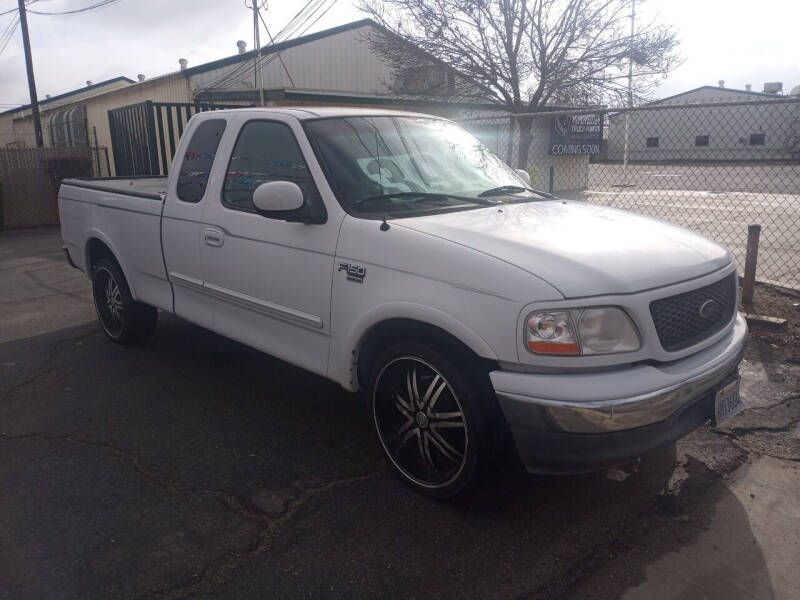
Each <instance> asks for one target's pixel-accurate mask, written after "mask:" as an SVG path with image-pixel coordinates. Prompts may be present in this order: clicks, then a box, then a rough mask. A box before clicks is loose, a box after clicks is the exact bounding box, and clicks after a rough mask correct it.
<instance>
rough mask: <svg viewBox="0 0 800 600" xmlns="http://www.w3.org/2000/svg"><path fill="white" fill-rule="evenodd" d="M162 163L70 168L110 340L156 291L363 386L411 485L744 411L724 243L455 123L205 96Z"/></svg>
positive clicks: (144, 327) (392, 456)
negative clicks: (81, 174) (502, 153)
mask: <svg viewBox="0 0 800 600" xmlns="http://www.w3.org/2000/svg"><path fill="white" fill-rule="evenodd" d="M169 173H170V174H169V178H134V179H116V178H111V179H109V178H106V179H69V180H65V181H64V182H63V184H62V186H61V189H60V192H59V208H60V212H61V228H62V237H63V240H64V244H65V245H64V248H65V251H66V253H67V258H68V260H69V261H70V263H71V264H72V265H73V266H75V267H77V268H78V269H81V270H82V271H84V272H85V273H86V274H87V275H88V276H89V277H90V279H91V280H92V283H93V296H94V304H95V307H96V310H97V315H98V317H99V320H100V323H101V324H102V327H103V329H104V330H105V333H106V334H107V335H108V337H109V338H110V339H111V340H113V341H114V342H117V343H121V344H125V343H131V342H136V341H139V340H142V339H144V338H146V337H148V336H149V335H150V334H152V333H153V331H154V329H155V327H156V320H157V310H162V311H167V312H170V313H174V314H176V315H178V316H180V317H182V318H184V319H186V320H188V321H190V322H192V323H196V324H197V325H200V326H202V327H205V328H208V329H210V330H213V331H215V332H218V333H219V334H222V335H224V336H227V337H229V338H232V339H234V340H238V341H239V342H242V343H244V344H246V345H249V346H252V347H253V348H257V349H259V350H262V351H264V352H266V353H269V354H271V355H273V356H276V357H278V358H280V359H283V360H285V361H287V362H289V363H292V364H295V365H299V366H300V367H303V368H305V369H307V370H308V371H311V372H313V373H316V374H318V375H322V376H324V377H327V378H329V379H332V380H333V381H336V382H338V383H339V384H341V385H342V386H343V387H344V388H346V389H347V390H350V391H353V392H357V391H363V392H364V396H365V398H366V400H367V404H368V408H369V411H370V416H371V423H372V424H373V425H374V427H375V431H376V434H377V439H378V442H379V443H380V446H381V447H382V449H383V451H384V453H385V454H386V457H387V459H388V461H389V463H390V464H391V466H392V467H393V468H394V470H396V472H397V473H398V474H399V475H400V476H401V478H402V479H404V480H405V481H406V482H407V483H409V484H410V485H411V486H412V487H414V488H415V489H417V490H418V491H421V492H423V493H427V494H429V495H431V496H435V497H445V496H451V495H454V494H456V493H459V492H460V491H461V490H463V489H464V488H465V487H467V486H468V485H469V484H470V483H471V482H473V481H476V480H478V479H479V478H480V476H481V475H483V474H485V473H487V472H488V471H491V470H492V469H493V468H494V467H495V466H496V465H497V462H498V460H499V458H500V457H502V455H503V450H504V448H505V447H507V446H508V447H509V448H510V447H512V446H511V443H510V442H509V440H513V446H515V447H516V451H517V452H518V454H519V456H520V457H521V459H522V462H523V464H524V465H525V466H526V468H527V469H528V470H529V471H530V472H550V473H552V472H580V471H587V470H592V469H598V468H602V467H606V466H609V465H615V464H620V463H623V462H625V461H628V460H631V459H633V458H635V457H638V456H640V455H642V454H644V453H646V452H648V451H650V450H652V449H654V448H657V447H661V446H663V445H666V444H669V443H672V442H674V441H675V440H676V439H678V438H680V437H681V436H683V435H685V434H687V433H688V432H690V431H692V430H694V429H695V428H697V427H699V426H701V425H703V424H706V423H708V422H712V423H719V422H720V421H722V420H724V419H725V418H727V417H729V416H730V415H732V414H733V413H735V412H737V411H738V410H740V409H741V407H742V403H741V399H740V397H739V387H738V384H739V376H738V365H739V361H740V360H741V357H742V352H743V348H744V345H745V341H746V337H747V326H746V324H745V321H744V319H743V318H742V316H741V315H740V314H739V313H738V312H737V298H738V285H737V276H736V266H735V263H734V262H733V260H732V258H731V255H730V253H729V252H728V251H727V250H725V249H723V248H722V247H720V246H719V245H717V244H715V243H713V242H711V241H709V240H708V239H706V238H704V237H702V236H700V235H698V234H696V233H693V232H691V231H688V230H686V229H683V228H680V227H676V226H673V225H669V224H666V223H662V222H659V221H657V220H653V219H649V218H645V217H642V216H636V215H633V214H629V213H626V212H622V211H618V210H614V209H611V208H607V207H601V206H594V205H591V204H587V203H585V202H582V201H570V200H561V199H557V198H555V197H553V196H550V195H547V194H544V193H541V192H538V191H535V190H533V189H532V188H531V185H530V179H529V178H527V177H526V174H524V173H522V172H518V171H515V170H514V169H512V168H510V167H508V166H507V165H506V164H504V163H503V162H502V161H501V160H500V159H499V158H498V157H497V156H495V155H494V154H492V153H491V152H490V151H489V150H488V149H487V148H486V147H484V146H483V145H481V144H480V143H479V142H478V141H477V140H476V139H475V138H474V137H472V136H471V135H470V134H469V133H467V132H466V131H465V130H463V129H462V128H460V127H459V126H458V125H456V124H455V123H453V122H451V121H448V120H445V119H441V118H437V117H432V116H428V115H422V114H412V113H404V112H391V111H378V110H357V109H334V108H304V109H299V108H296V109H290V108H286V109H258V108H255V109H237V110H220V111H216V112H206V113H202V114H198V115H196V116H194V117H193V118H192V119H191V121H190V122H189V124H188V125H187V128H186V131H185V132H184V133H183V135H182V137H181V139H180V142H179V145H178V148H177V151H176V153H175V158H174V160H173V163H172V167H171V169H170V172H169Z"/></svg>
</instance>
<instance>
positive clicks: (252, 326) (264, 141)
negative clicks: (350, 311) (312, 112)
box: [202, 114, 340, 374]
mask: <svg viewBox="0 0 800 600" xmlns="http://www.w3.org/2000/svg"><path fill="white" fill-rule="evenodd" d="M236 123H237V124H238V123H241V129H240V130H239V132H238V136H237V137H236V141H235V143H234V144H233V148H232V151H231V156H230V160H229V163H228V166H227V169H226V171H225V177H224V181H223V183H222V186H221V189H218V190H217V192H216V194H215V195H214V196H213V197H207V198H206V212H205V219H206V224H207V225H206V226H207V227H208V228H209V229H210V230H212V231H213V236H212V237H210V238H205V242H204V244H203V247H202V252H203V262H204V268H205V281H206V283H205V287H206V291H207V293H208V294H209V295H210V297H211V298H212V305H213V311H214V329H215V330H217V331H219V332H221V333H224V334H225V335H227V336H230V337H232V338H234V339H237V340H239V341H241V342H243V343H245V344H247V345H249V346H253V347H255V348H258V349H260V350H263V351H265V352H267V353H269V354H272V355H273V356H277V357H279V358H283V359H284V360H287V361H289V362H291V363H294V364H297V365H299V366H302V367H304V368H306V369H308V370H310V371H313V372H316V373H319V374H325V371H326V367H327V360H328V348H329V335H330V322H329V320H330V303H331V277H332V273H333V261H334V252H335V249H336V240H337V237H338V233H339V222H340V219H336V220H332V219H328V220H327V221H326V222H325V223H323V224H313V225H312V224H305V223H290V222H287V221H283V220H279V219H271V218H266V217H264V216H262V215H261V214H259V213H258V212H257V211H256V209H255V207H254V205H253V191H254V190H255V188H256V187H258V186H259V185H260V184H261V183H264V182H266V181H293V182H295V183H297V184H298V185H299V186H300V188H301V189H302V190H303V193H304V195H305V196H306V198H307V199H312V200H313V201H320V202H321V200H320V199H319V194H318V191H317V188H316V186H315V183H314V180H313V178H312V176H311V173H310V171H309V168H308V164H307V161H306V158H305V156H304V152H306V156H309V157H310V156H311V149H310V147H309V146H308V142H307V141H306V139H305V137H304V134H303V132H302V129H301V128H300V125H299V123H298V122H297V121H296V120H294V119H293V118H290V117H287V119H286V120H282V119H281V116H280V115H275V117H274V118H272V115H270V119H260V118H254V117H253V116H251V115H247V114H242V115H239V116H238V117H237V121H236ZM232 125H233V123H231V126H232ZM293 127H294V128H295V129H293ZM226 145H227V144H226ZM301 146H303V147H304V149H303V150H301Z"/></svg>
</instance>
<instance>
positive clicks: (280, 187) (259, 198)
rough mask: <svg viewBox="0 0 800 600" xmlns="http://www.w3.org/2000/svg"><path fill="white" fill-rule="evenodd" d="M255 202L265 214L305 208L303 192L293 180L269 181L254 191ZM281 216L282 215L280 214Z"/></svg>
mask: <svg viewBox="0 0 800 600" xmlns="http://www.w3.org/2000/svg"><path fill="white" fill-rule="evenodd" d="M253 204H254V205H255V207H256V208H257V209H258V211H259V212H261V213H264V216H267V217H269V216H272V214H271V213H285V212H286V211H295V210H298V209H300V208H303V204H304V201H303V192H302V190H301V189H300V187H299V186H298V185H297V184H296V183H294V182H291V181H267V182H266V183H262V184H261V185H259V186H258V187H257V188H256V189H255V191H254V192H253ZM278 218H280V216H278Z"/></svg>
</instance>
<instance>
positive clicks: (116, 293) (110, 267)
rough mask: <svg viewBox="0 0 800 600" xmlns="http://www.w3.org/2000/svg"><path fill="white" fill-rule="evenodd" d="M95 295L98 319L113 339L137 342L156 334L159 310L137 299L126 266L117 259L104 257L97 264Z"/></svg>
mask: <svg viewBox="0 0 800 600" xmlns="http://www.w3.org/2000/svg"><path fill="white" fill-rule="evenodd" d="M92 298H93V299H94V309H95V311H96V312H97V318H98V319H99V320H100V324H101V325H102V326H103V331H105V332H106V335H107V336H108V338H109V339H110V340H111V341H112V342H116V343H117V344H135V343H137V342H141V341H143V340H146V339H147V338H149V337H150V336H151V335H153V332H154V331H155V329H156V325H157V324H158V311H157V310H156V309H155V308H153V307H152V306H149V305H147V304H142V303H141V302H136V301H135V300H134V299H133V296H131V291H130V288H128V282H127V281H125V276H124V275H123V274H122V269H120V268H119V265H117V263H116V262H115V261H113V260H110V259H108V258H101V259H100V260H98V261H97V262H96V263H95V265H94V269H93V271H92Z"/></svg>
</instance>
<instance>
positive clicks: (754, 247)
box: [742, 225, 761, 305]
mask: <svg viewBox="0 0 800 600" xmlns="http://www.w3.org/2000/svg"><path fill="white" fill-rule="evenodd" d="M760 237H761V225H748V226H747V255H746V256H745V259H744V281H743V282H742V304H748V305H749V304H753V284H754V283H755V280H756V265H757V264H758V241H759V238H760Z"/></svg>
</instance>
